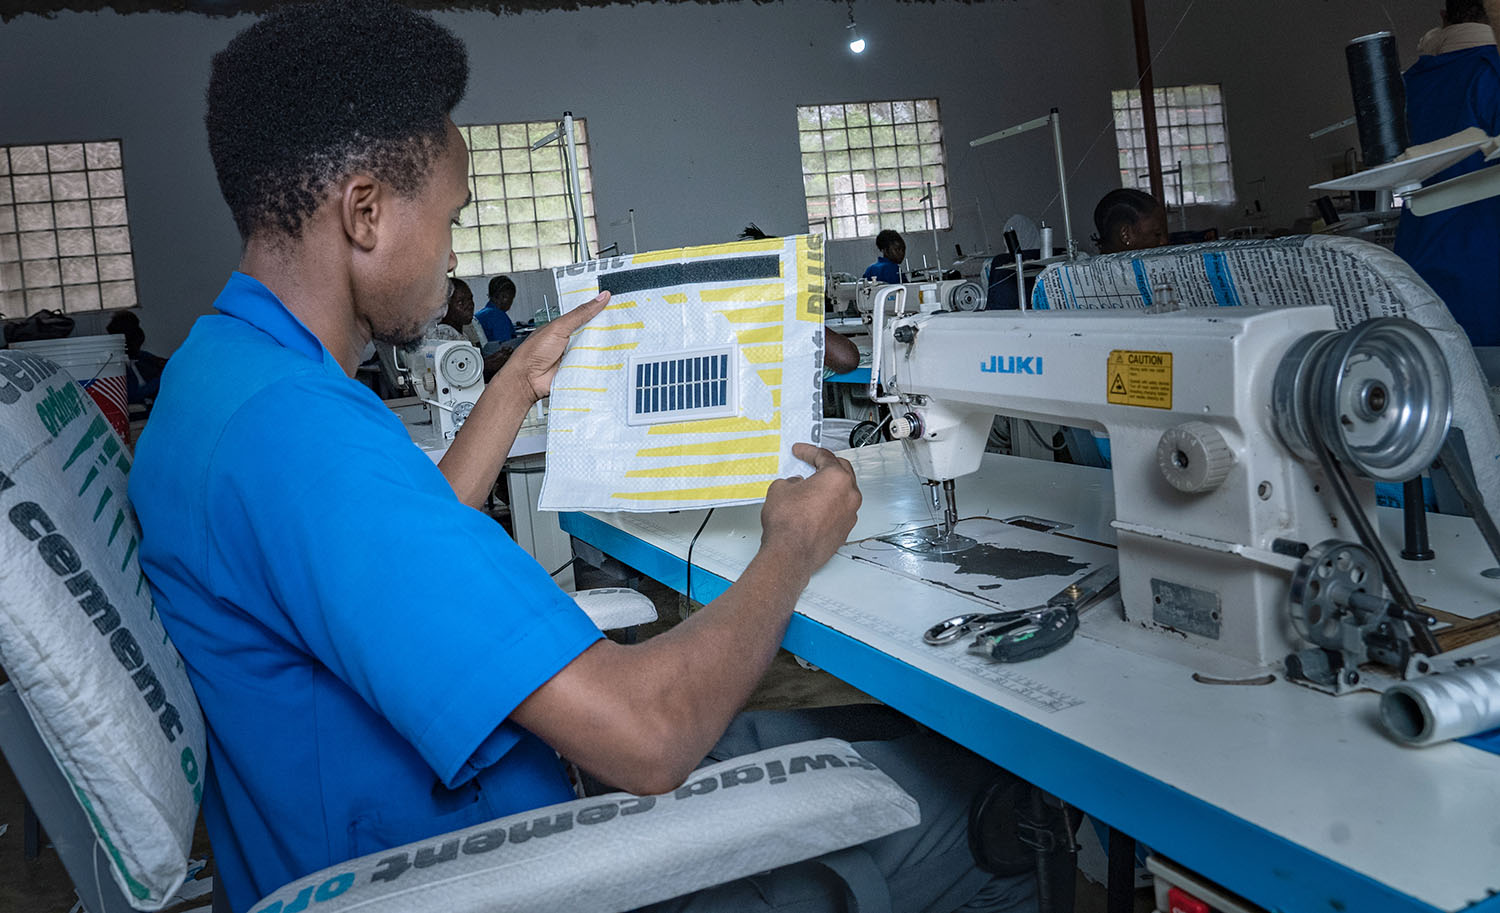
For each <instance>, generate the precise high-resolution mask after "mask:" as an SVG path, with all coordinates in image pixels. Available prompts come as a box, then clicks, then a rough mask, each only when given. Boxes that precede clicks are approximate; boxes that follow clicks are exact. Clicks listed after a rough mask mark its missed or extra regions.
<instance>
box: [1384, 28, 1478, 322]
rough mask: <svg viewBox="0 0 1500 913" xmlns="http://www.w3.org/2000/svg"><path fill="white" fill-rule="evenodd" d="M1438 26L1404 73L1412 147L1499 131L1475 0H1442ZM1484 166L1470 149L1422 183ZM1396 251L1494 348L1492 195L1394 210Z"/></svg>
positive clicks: (1407, 118)
mask: <svg viewBox="0 0 1500 913" xmlns="http://www.w3.org/2000/svg"><path fill="white" fill-rule="evenodd" d="M1442 22H1443V25H1442V27H1441V28H1437V29H1433V30H1432V31H1431V32H1428V33H1427V34H1426V35H1425V36H1423V38H1422V41H1421V43H1420V44H1419V45H1418V53H1419V54H1420V55H1421V56H1420V57H1418V58H1417V62H1416V63H1414V64H1412V65H1411V67H1410V68H1409V69H1408V70H1407V71H1406V74H1405V81H1406V120H1407V125H1408V129H1409V133H1410V136H1411V143H1412V145H1419V144H1421V143H1429V142H1432V141H1434V140H1438V139H1442V138H1443V137H1445V136H1449V135H1451V134H1454V133H1457V132H1458V131H1460V130H1463V129H1465V128H1467V127H1479V128H1480V129H1482V130H1483V131H1484V132H1485V133H1487V134H1489V135H1490V136H1494V135H1496V134H1500V55H1497V54H1496V51H1495V32H1494V30H1493V27H1492V26H1493V23H1491V21H1490V19H1489V16H1488V15H1487V14H1486V12H1485V4H1484V3H1483V2H1481V0H1448V2H1447V4H1446V6H1445V7H1444V9H1443V11H1442ZM1483 167H1485V161H1484V155H1483V153H1479V152H1476V153H1474V154H1473V155H1471V156H1469V157H1468V158H1466V159H1464V160H1463V161H1461V162H1459V163H1458V164H1456V165H1454V166H1452V167H1451V168H1448V169H1446V170H1444V171H1441V172H1439V173H1438V174H1436V175H1434V176H1432V177H1431V178H1429V179H1428V180H1427V181H1426V182H1425V183H1428V184H1433V183H1436V182H1438V181H1446V180H1448V179H1450V178H1455V177H1458V176H1459V175H1463V174H1468V173H1469V172H1471V171H1477V170H1478V169H1480V168H1483ZM1395 250H1396V254H1397V255H1398V256H1400V257H1401V258H1402V259H1404V260H1405V261H1406V262H1407V263H1410V264H1411V266H1412V269H1414V270H1416V271H1417V274H1418V275H1419V276H1421V277H1422V278H1423V279H1424V280H1426V282H1427V284H1428V285H1430V286H1432V290H1433V291H1435V292H1437V294H1438V297H1439V298H1441V299H1443V303H1444V304H1446V305H1447V306H1448V311H1449V312H1450V313H1452V314H1453V319H1454V320H1456V321H1458V325H1459V326H1461V327H1463V328H1464V330H1465V332H1467V333H1468V334H1469V342H1470V344H1471V345H1476V346H1500V197H1490V198H1489V199H1485V200H1478V201H1475V202H1473V203H1468V204H1465V205H1463V206H1457V207H1454V208H1453V209H1449V210H1446V211H1444V212H1435V213H1432V214H1431V215H1426V216H1417V215H1413V214H1412V212H1411V210H1410V209H1407V210H1404V211H1402V213H1401V221H1400V222H1399V223H1397V226H1396V247H1395Z"/></svg>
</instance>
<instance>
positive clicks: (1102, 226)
mask: <svg viewBox="0 0 1500 913" xmlns="http://www.w3.org/2000/svg"><path fill="white" fill-rule="evenodd" d="M1160 208H1161V203H1160V202H1159V201H1158V200H1157V199H1156V197H1153V196H1152V195H1151V194H1149V193H1146V192H1145V191H1144V190H1136V189H1135V188H1134V187H1120V188H1117V189H1115V190H1111V191H1110V192H1109V193H1106V194H1105V195H1104V196H1103V197H1102V198H1101V199H1100V200H1099V204H1098V205H1097V206H1095V207H1094V230H1095V231H1097V232H1099V240H1100V241H1105V239H1107V238H1108V237H1109V236H1110V233H1111V232H1113V231H1115V230H1116V229H1117V228H1119V227H1120V226H1121V225H1134V224H1135V223H1137V222H1139V221H1140V220H1141V219H1144V218H1145V217H1147V216H1149V215H1151V214H1152V213H1154V212H1156V211H1157V210H1158V209H1160Z"/></svg>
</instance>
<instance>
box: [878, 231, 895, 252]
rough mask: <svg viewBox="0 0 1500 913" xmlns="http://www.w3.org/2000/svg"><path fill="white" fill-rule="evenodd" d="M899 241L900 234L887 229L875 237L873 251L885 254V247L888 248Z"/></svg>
mask: <svg viewBox="0 0 1500 913" xmlns="http://www.w3.org/2000/svg"><path fill="white" fill-rule="evenodd" d="M900 240H901V232H899V231H897V230H896V229H894V228H887V229H885V230H884V231H882V232H881V233H880V234H878V235H876V236H875V249H876V250H878V251H880V252H881V253H882V254H883V253H885V249H886V248H887V247H890V246H891V245H892V244H895V243H896V242H897V241H900Z"/></svg>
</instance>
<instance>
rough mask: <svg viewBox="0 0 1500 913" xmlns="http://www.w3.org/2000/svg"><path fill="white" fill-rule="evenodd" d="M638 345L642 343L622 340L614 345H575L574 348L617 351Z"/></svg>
mask: <svg viewBox="0 0 1500 913" xmlns="http://www.w3.org/2000/svg"><path fill="white" fill-rule="evenodd" d="M638 345H640V343H638V342H622V343H620V344H619V345H613V346H573V348H575V349H582V350H584V351H588V352H616V351H619V350H620V349H633V348H635V347H636V346H638Z"/></svg>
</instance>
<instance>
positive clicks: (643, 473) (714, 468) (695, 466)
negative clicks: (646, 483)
mask: <svg viewBox="0 0 1500 913" xmlns="http://www.w3.org/2000/svg"><path fill="white" fill-rule="evenodd" d="M779 463H780V460H779V459H778V458H777V457H774V456H767V457H755V458H753V459H747V460H720V461H719V462H717V463H685V464H681V465H678V466H660V467H657V468H656V469H632V470H630V471H628V472H626V473H625V477H626V478H627V479H647V478H650V479H672V478H689V477H693V476H713V477H719V478H723V477H725V476H773V475H775V474H776V471H777V469H779V468H780V467H779V465H778V464H779Z"/></svg>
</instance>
